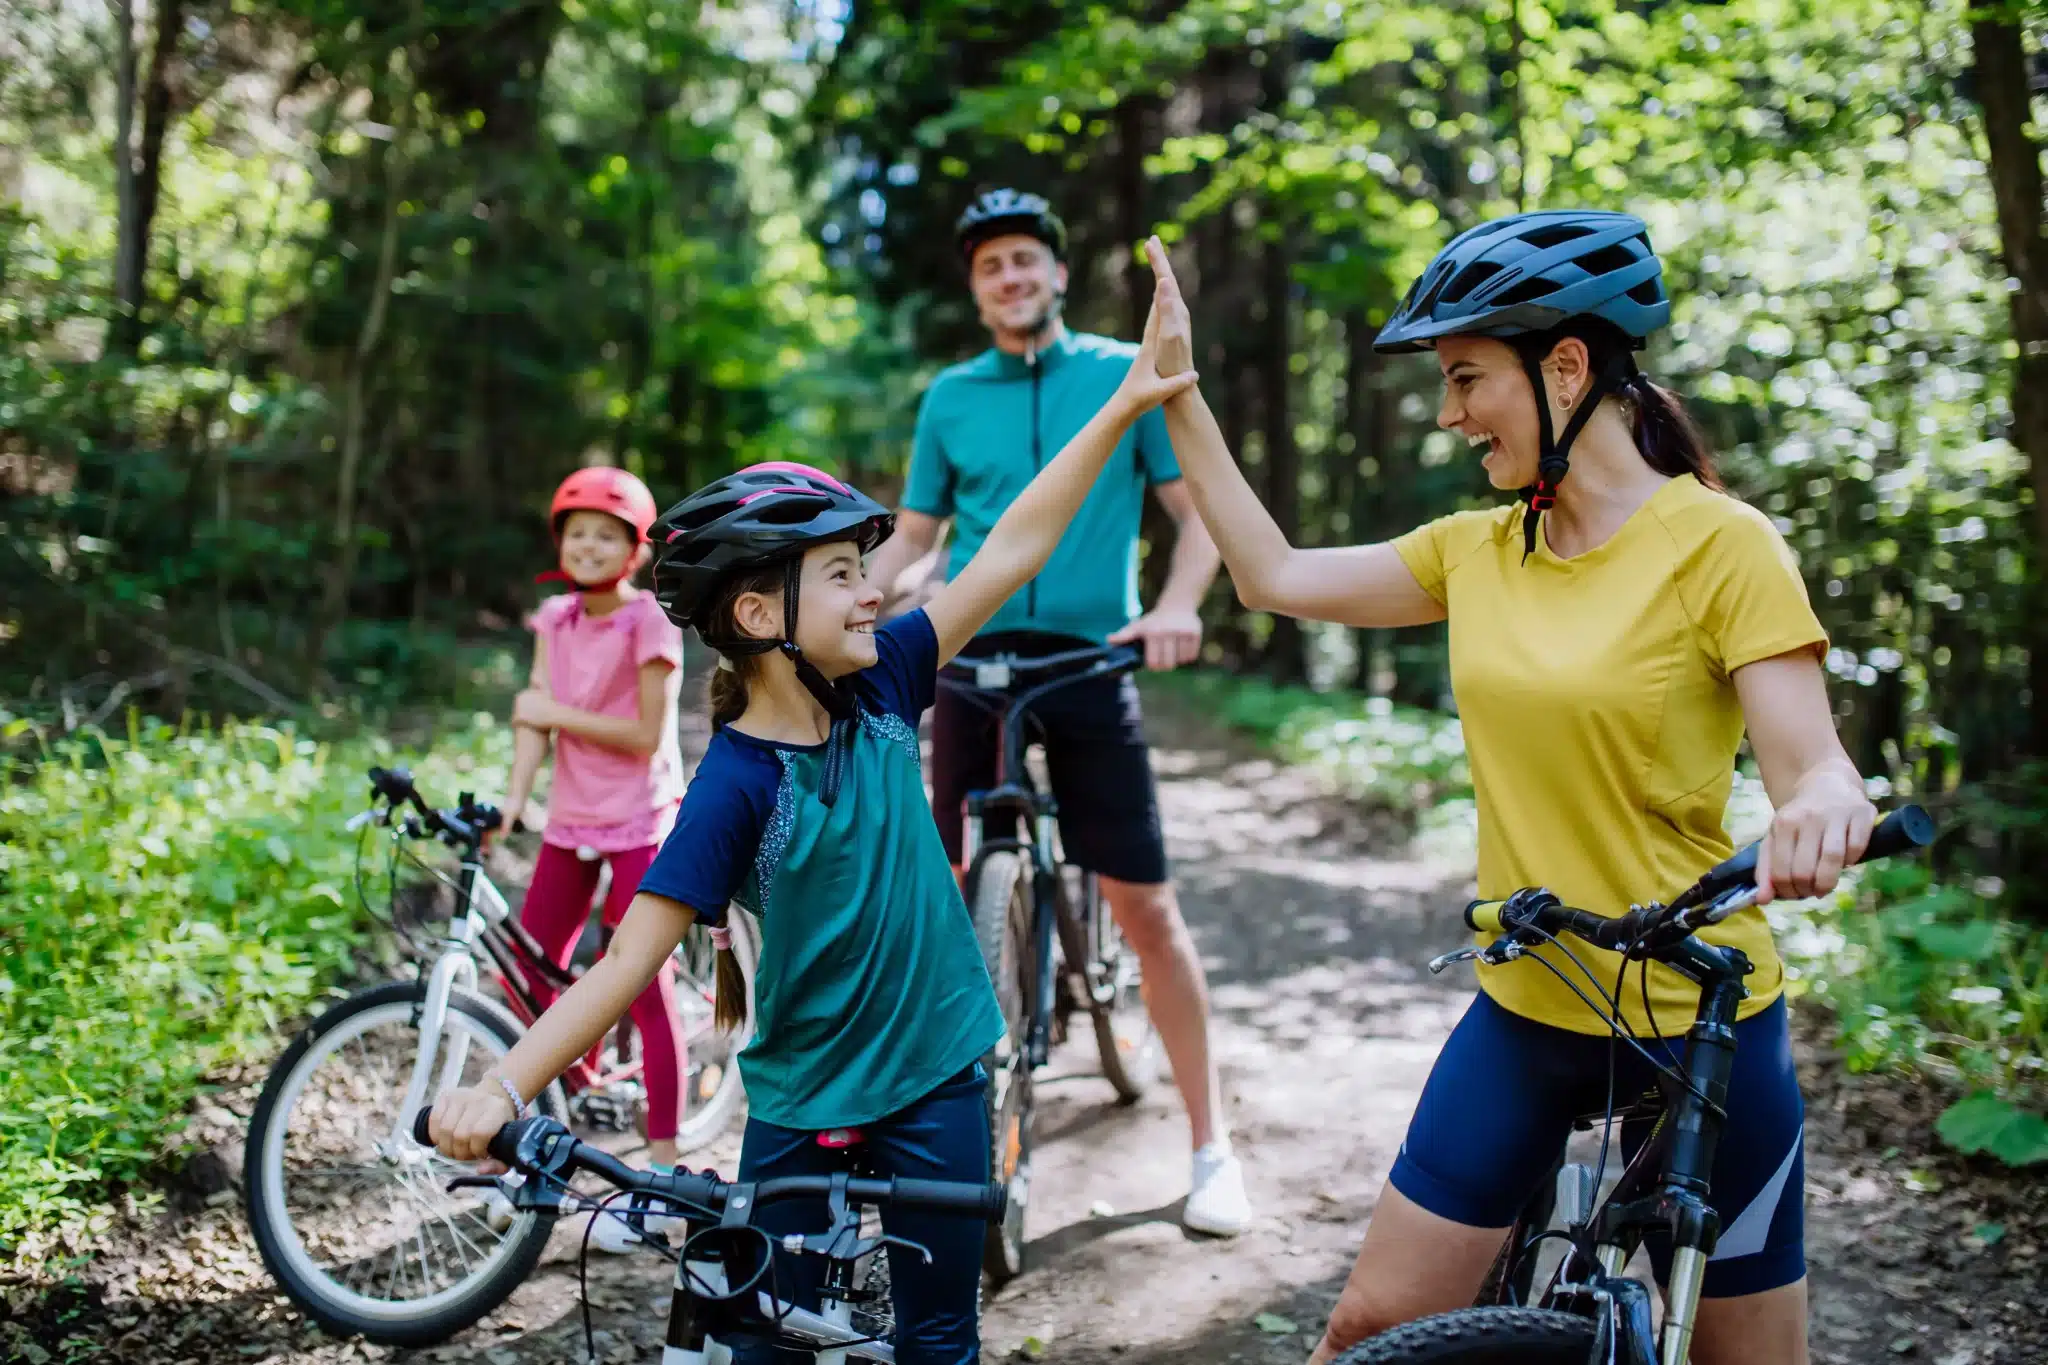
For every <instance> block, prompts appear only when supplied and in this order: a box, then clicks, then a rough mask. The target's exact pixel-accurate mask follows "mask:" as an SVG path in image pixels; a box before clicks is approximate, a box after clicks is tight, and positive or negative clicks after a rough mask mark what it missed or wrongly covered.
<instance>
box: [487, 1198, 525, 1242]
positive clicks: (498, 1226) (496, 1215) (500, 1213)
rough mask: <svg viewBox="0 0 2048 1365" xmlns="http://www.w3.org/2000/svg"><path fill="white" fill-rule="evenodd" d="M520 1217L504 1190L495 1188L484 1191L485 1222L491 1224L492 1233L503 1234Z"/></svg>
mask: <svg viewBox="0 0 2048 1365" xmlns="http://www.w3.org/2000/svg"><path fill="white" fill-rule="evenodd" d="M518 1216H519V1215H518V1212H517V1211H516V1210H514V1209H513V1207H512V1201H511V1200H510V1199H508V1198H506V1197H505V1192H504V1191H503V1190H501V1189H497V1188H495V1187H493V1188H491V1189H488V1190H485V1191H484V1221H485V1222H486V1223H488V1224H490V1226H491V1231H492V1232H503V1231H504V1230H505V1229H507V1228H509V1227H511V1226H512V1220H513V1219H515V1218H517V1217H518Z"/></svg>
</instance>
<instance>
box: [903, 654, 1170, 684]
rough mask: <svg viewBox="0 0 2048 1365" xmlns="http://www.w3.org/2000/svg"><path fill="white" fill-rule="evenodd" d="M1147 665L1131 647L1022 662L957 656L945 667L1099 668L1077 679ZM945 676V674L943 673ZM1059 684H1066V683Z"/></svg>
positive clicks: (1023, 670)
mask: <svg viewBox="0 0 2048 1365" xmlns="http://www.w3.org/2000/svg"><path fill="white" fill-rule="evenodd" d="M1144 662H1145V656H1144V655H1143V654H1141V653H1139V652H1138V651H1137V650H1135V649H1133V648H1131V646H1129V645H1090V646H1088V648H1086V649H1069V650H1065V651H1063V652H1061V653H1058V654H1046V655H1042V656H1040V657H1036V658H1020V657H1018V656H1017V655H1015V654H1009V653H1004V654H997V655H995V656H993V657H991V658H985V659H977V658H970V657H968V656H967V655H965V654H956V655H954V656H953V657H952V658H951V659H950V660H948V661H947V663H946V665H945V667H946V668H948V669H953V668H971V669H973V670H975V671H976V672H979V671H980V670H982V669H984V668H1000V669H1004V670H1007V671H1008V672H1009V673H1014V674H1028V673H1044V672H1046V671H1047V670H1049V669H1054V668H1064V667H1066V666H1067V665H1068V664H1084V663H1094V664H1100V665H1102V666H1101V667H1100V668H1094V669H1083V670H1081V671H1080V672H1077V673H1075V674H1074V677H1076V678H1092V677H1097V676H1099V675H1100V674H1102V673H1116V672H1122V671H1124V670H1126V669H1132V668H1136V667H1138V666H1139V665H1141V664H1143V663H1144ZM941 671H942V672H943V671H944V670H941ZM1060 681H1062V682H1064V681H1066V680H1065V679H1061V680H1060ZM977 685H978V684H977ZM1003 686H1007V684H997V685H996V686H995V687H990V688H987V689H985V690H988V691H996V690H998V689H999V688H1000V687H1003Z"/></svg>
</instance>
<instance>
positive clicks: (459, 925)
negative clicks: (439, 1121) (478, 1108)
mask: <svg viewBox="0 0 2048 1365" xmlns="http://www.w3.org/2000/svg"><path fill="white" fill-rule="evenodd" d="M477 872H478V867H477V865H476V864H473V863H467V862H465V863H464V864H463V865H462V880H461V887H460V894H461V902H460V905H461V909H460V911H459V913H457V915H456V916H455V918H454V920H453V921H451V922H450V923H449V925H448V937H447V938H445V939H443V940H442V945H443V946H442V952H441V955H440V956H439V957H437V958H435V959H434V965H433V966H432V967H431V968H430V969H428V972H427V994H426V999H425V1000H424V1001H422V1002H421V1004H420V1011H419V1019H418V1027H419V1031H420V1045H419V1051H418V1052H417V1053H416V1054H415V1055H414V1056H413V1059H412V1075H411V1076H410V1077H409V1078H408V1079H407V1081H406V1084H405V1102H404V1103H403V1104H401V1105H400V1106H399V1107H398V1109H397V1111H396V1113H395V1114H394V1115H393V1116H392V1129H391V1142H392V1146H393V1149H394V1150H397V1151H406V1150H409V1149H414V1148H415V1147H416V1144H414V1143H413V1141H412V1132H411V1129H410V1128H409V1127H408V1126H407V1125H408V1124H409V1123H410V1121H411V1120H410V1118H409V1116H410V1115H412V1114H415V1113H418V1112H419V1111H420V1110H421V1109H423V1108H425V1107H426V1105H427V1104H428V1103H429V1101H430V1100H432V1099H434V1098H437V1097H439V1096H440V1095H443V1094H445V1093H447V1092H448V1091H449V1090H452V1089H453V1088H454V1087H455V1086H456V1085H457V1084H459V1083H460V1082H461V1080H462V1069H463V1067H464V1066H466V1065H467V1064H468V1062H469V1035H468V1034H467V1033H462V1034H459V1035H458V1036H457V1038H456V1040H455V1041H454V1042H453V1043H452V1044H451V1045H450V1046H449V1048H448V1054H447V1056H445V1057H443V1058H442V1060H441V1074H440V1076H439V1078H438V1079H435V1080H432V1081H431V1082H430V1080H429V1075H430V1073H431V1072H432V1071H433V1067H434V1057H435V1055H436V1054H438V1053H439V1052H440V1051H441V1033H442V1031H443V1030H444V1029H445V1028H446V1027H447V1024H448V997H449V996H450V995H452V994H453V993H454V992H455V990H456V988H457V987H458V986H459V987H460V988H461V989H463V990H474V989H476V955H475V952H476V943H477V937H478V928H477V920H476V916H475V915H474V914H473V913H472V909H473V897H474V896H475V895H476V894H477V888H479V887H486V888H488V887H490V882H489V880H488V879H486V878H482V877H479V876H478V875H477ZM491 894H492V895H493V896H495V895H496V891H495V889H493V890H492V892H491ZM498 906H499V908H500V909H503V908H504V899H503V898H502V897H499V898H498Z"/></svg>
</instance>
